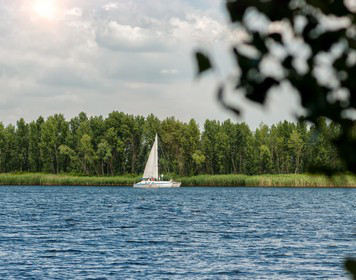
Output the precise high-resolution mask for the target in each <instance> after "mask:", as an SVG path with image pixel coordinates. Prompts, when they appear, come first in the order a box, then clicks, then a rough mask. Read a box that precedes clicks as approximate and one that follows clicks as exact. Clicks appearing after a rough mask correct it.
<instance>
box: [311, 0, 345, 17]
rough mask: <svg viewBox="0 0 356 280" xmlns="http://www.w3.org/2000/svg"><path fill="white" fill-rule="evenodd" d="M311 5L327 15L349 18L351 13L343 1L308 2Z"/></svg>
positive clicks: (312, 0) (313, 0) (317, 0)
mask: <svg viewBox="0 0 356 280" xmlns="http://www.w3.org/2000/svg"><path fill="white" fill-rule="evenodd" d="M306 2H307V3H308V4H309V5H312V6H314V7H315V8H319V9H320V10H321V11H322V12H323V13H324V14H326V15H330V14H332V15H335V16H338V17H342V16H347V15H349V14H350V11H349V10H348V9H347V8H346V6H345V4H344V1H341V0H306Z"/></svg>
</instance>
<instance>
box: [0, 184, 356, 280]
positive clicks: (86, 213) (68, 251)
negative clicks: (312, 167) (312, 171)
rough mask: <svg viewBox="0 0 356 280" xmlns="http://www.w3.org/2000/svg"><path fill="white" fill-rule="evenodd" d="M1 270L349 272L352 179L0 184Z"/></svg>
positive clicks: (165, 275)
mask: <svg viewBox="0 0 356 280" xmlns="http://www.w3.org/2000/svg"><path fill="white" fill-rule="evenodd" d="M0 205H1V208H0V267H1V269H0V279H73V278H76V279H319V278H324V279H347V275H346V274H345V272H344V270H343V267H342V263H343V260H344V257H346V256H350V255H352V254H355V242H356V237H355V232H356V228H355V208H356V196H355V190H353V189H281V188H275V189H273V188H265V189H264V188H263V189H258V188H196V189H195V188H182V189H172V190H164V189H162V190H137V189H132V188H113V187H87V188H85V187H55V188H53V187H23V186H22V187H0Z"/></svg>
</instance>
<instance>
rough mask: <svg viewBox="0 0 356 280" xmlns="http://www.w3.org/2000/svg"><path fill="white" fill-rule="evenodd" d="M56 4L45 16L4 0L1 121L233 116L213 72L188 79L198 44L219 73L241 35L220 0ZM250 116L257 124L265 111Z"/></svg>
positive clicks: (18, 0) (19, 0) (19, 1)
mask: <svg viewBox="0 0 356 280" xmlns="http://www.w3.org/2000/svg"><path fill="white" fill-rule="evenodd" d="M0 1H1V0H0ZM57 3H58V7H57V8H58V11H57V12H58V15H59V16H58V19H57V20H53V21H44V20H40V19H38V17H35V16H33V14H32V9H30V8H29V7H30V4H29V1H27V0H13V1H1V9H0V84H1V91H0V113H1V116H2V119H1V120H0V121H3V122H5V123H9V122H12V123H14V122H15V121H16V120H17V119H19V118H20V117H24V118H25V119H26V120H32V119H36V118H37V117H38V116H39V115H43V116H48V115H50V114H54V113H58V112H60V113H64V114H65V115H66V116H67V117H71V116H74V115H76V114H78V113H79V112H80V111H86V112H88V114H91V115H95V114H103V115H106V114H108V113H109V112H110V111H112V110H119V111H125V112H128V113H133V114H146V115H147V114H149V113H155V114H157V115H158V116H159V117H161V118H163V117H166V116H172V115H175V116H176V117H177V118H179V119H182V120H184V121H186V120H189V118H191V117H194V118H197V119H198V121H199V122H203V121H204V120H205V119H206V118H215V119H220V120H221V119H225V118H227V117H231V115H230V114H229V113H228V112H226V111H225V110H223V109H221V108H220V107H219V105H218V104H217V102H216V99H215V94H214V89H215V86H216V84H217V81H216V80H215V78H214V77H213V78H212V77H210V78H206V79H204V81H203V82H201V83H194V82H192V80H193V77H194V70H195V67H194V66H195V65H194V61H193V57H192V52H193V50H194V49H195V47H197V46H202V47H207V48H208V49H209V50H210V51H211V52H212V53H213V54H214V57H216V58H218V59H219V62H221V63H219V64H221V67H222V69H223V71H221V72H222V73H223V74H225V72H224V71H227V70H226V69H231V66H230V65H229V63H231V59H230V57H229V56H227V55H226V53H227V51H226V47H227V46H228V44H229V43H230V42H231V41H234V40H236V38H238V37H241V38H243V37H244V34H236V33H233V32H231V30H230V29H229V28H228V26H227V25H226V24H225V21H224V16H223V13H220V12H219V10H217V7H218V6H220V5H221V1H220V0H206V1H197V0H194V1H188V0H171V1H170V2H169V5H168V4H166V3H162V1H161V0H150V1H139V0H117V1H113V2H110V0H109V1H108V0H97V1H87V0H71V1H58V2H57ZM9 30H11V32H9ZM229 67H230V68H229ZM157 100H160V108H159V110H156V109H155V110H153V109H152V108H156V107H155V106H156V105H157ZM138 101H139V102H138ZM243 102H244V101H241V103H242V104H244V103H243ZM33 108H36V110H33ZM253 112H254V111H253ZM246 115H248V116H249V118H248V121H249V122H250V123H251V124H254V123H257V125H258V123H259V122H261V119H260V118H262V117H261V116H264V115H263V114H262V113H261V114H255V115H253V114H252V115H251V114H246ZM281 118H285V116H281ZM268 119H270V120H275V117H274V118H269V117H266V120H265V121H266V122H268Z"/></svg>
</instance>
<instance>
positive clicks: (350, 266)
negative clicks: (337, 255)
mask: <svg viewBox="0 0 356 280" xmlns="http://www.w3.org/2000/svg"><path fill="white" fill-rule="evenodd" d="M345 268H346V270H347V271H348V272H350V273H351V275H352V277H353V279H354V280H356V260H351V259H349V260H347V261H346V262H345Z"/></svg>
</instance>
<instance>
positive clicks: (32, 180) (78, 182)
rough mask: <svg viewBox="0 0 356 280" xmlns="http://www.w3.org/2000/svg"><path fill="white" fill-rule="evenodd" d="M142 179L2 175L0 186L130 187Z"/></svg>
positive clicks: (129, 177)
mask: <svg viewBox="0 0 356 280" xmlns="http://www.w3.org/2000/svg"><path fill="white" fill-rule="evenodd" d="M139 179H140V177H139V176H136V177H132V176H113V177H94V176H74V175H52V174H40V173H25V174H12V173H5V174H0V185H31V186H34V185H42V186H128V185H132V184H133V183H134V182H137V181H139Z"/></svg>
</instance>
